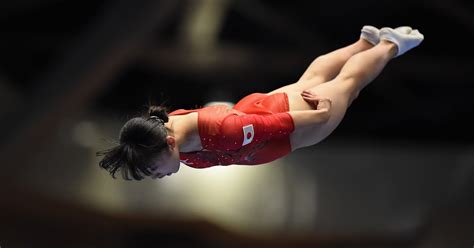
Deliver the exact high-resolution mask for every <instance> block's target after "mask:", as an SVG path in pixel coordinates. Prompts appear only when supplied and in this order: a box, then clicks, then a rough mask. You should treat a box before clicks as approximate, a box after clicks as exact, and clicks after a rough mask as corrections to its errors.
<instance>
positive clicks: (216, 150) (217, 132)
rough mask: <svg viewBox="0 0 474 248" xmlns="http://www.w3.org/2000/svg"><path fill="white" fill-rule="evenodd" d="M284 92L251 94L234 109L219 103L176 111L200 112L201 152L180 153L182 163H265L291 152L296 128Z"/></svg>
mask: <svg viewBox="0 0 474 248" xmlns="http://www.w3.org/2000/svg"><path fill="white" fill-rule="evenodd" d="M288 110H289V107H288V98H287V96H286V94H285V93H277V94H273V95H266V94H260V93H254V94H251V95H249V96H247V97H245V98H243V99H242V100H241V101H239V102H238V103H237V104H236V105H235V106H234V108H232V109H229V108H228V107H227V106H224V105H216V106H210V107H205V108H201V109H195V110H182V109H180V110H176V111H173V112H171V113H170V115H182V114H187V113H190V112H198V129H199V136H200V138H201V143H202V146H203V150H202V151H197V152H190V153H180V158H181V162H182V163H184V164H186V165H188V166H191V167H194V168H207V167H211V166H215V165H230V164H244V165H255V164H263V163H268V162H270V161H273V160H275V159H278V158H280V157H283V156H285V155H287V154H288V153H290V152H291V145H290V141H289V135H290V133H291V132H293V130H294V124H293V120H292V118H291V116H290V114H289V113H287V112H288Z"/></svg>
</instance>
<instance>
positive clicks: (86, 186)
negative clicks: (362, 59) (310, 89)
mask: <svg viewBox="0 0 474 248" xmlns="http://www.w3.org/2000/svg"><path fill="white" fill-rule="evenodd" d="M473 11H474V4H473V3H472V2H471V1H461V0H457V1H448V0H436V1H431V2H426V1H393V2H392V1H388V2H380V1H375V0H364V1H297V2H295V1H280V0H279V1H270V0H161V1H157V0H142V1H125V0H121V1H64V0H42V1H40V0H29V1H27V0H19V1H18V0H17V1H3V2H2V3H0V27H1V29H0V30H1V31H0V32H1V36H0V37H1V39H0V51H1V53H0V54H1V56H0V103H1V104H0V116H1V118H2V120H3V121H2V122H1V124H0V125H1V127H2V129H1V130H2V132H1V133H0V137H1V138H0V161H1V164H2V166H1V169H2V172H1V173H0V180H1V185H0V186H1V187H0V191H1V194H2V201H1V205H0V210H1V211H0V246H1V247H7V248H8V247H143V246H154V247H156V246H157V247H274V248H276V247H414V248H425V247H430V248H437V247H454V248H457V247H460V248H461V247H462V248H465V247H472V246H473V245H474V239H473V237H474V235H473V234H474V232H473V230H474V212H473V211H472V209H473V207H474V143H473V141H474V132H473V131H472V127H473V126H474V120H473V119H472V118H470V117H472V115H473V108H474V102H473V101H471V98H472V94H473V91H474V84H473V81H472V76H471V74H472V69H473V68H474V62H473V60H472V56H473V54H474V53H473V49H472V44H473V42H474V39H473V38H472V37H471V36H472V35H471V34H472V33H473V32H474V18H473V17H474V15H473ZM366 24H371V25H374V26H377V27H383V26H400V25H413V26H414V27H417V28H419V29H420V31H421V32H422V33H423V34H424V35H425V41H424V43H423V44H422V45H421V46H420V47H418V48H416V49H415V50H414V51H413V52H412V53H409V54H407V55H404V57H402V58H397V59H395V60H394V61H392V62H391V64H390V65H389V66H388V67H387V68H386V69H385V70H384V72H383V73H382V74H381V76H380V77H379V78H377V79H376V80H375V81H374V82H373V83H372V84H371V85H370V86H369V87H368V88H366V89H365V90H364V91H363V92H362V93H361V95H360V96H359V98H358V99H357V100H356V101H355V102H354V104H353V105H352V106H351V108H350V110H349V111H348V113H347V115H346V117H345V119H344V121H343V122H342V124H341V125H340V126H339V127H338V129H337V130H336V131H335V132H334V133H333V134H332V135H331V136H330V137H329V138H328V139H327V140H325V141H323V142H322V143H320V144H318V145H316V146H313V147H310V148H306V149H302V150H298V151H297V152H295V153H293V154H291V155H289V156H287V157H285V158H283V159H280V160H278V161H275V162H272V163H270V164H267V165H261V166H236V165H233V166H228V167H214V168H210V169H205V170H196V169H192V168H189V167H186V166H185V165H182V167H181V169H180V172H179V173H178V174H176V175H173V176H172V177H169V178H168V177H167V178H164V179H162V180H151V179H145V180H143V181H140V182H137V181H124V180H122V179H121V178H118V179H115V180H114V179H112V178H111V177H110V175H109V174H108V173H107V172H106V171H104V170H100V168H99V166H98V162H99V160H100V158H98V157H96V156H95V152H96V151H99V150H103V149H106V148H108V147H110V146H112V145H113V144H114V142H116V140H117V136H118V133H119V130H120V128H121V126H122V125H123V123H124V122H125V121H126V120H127V119H128V118H130V117H132V116H135V115H138V114H139V113H140V112H141V111H143V110H144V106H146V105H147V104H148V103H149V102H154V103H158V104H160V103H164V104H165V105H166V106H168V107H169V108H170V110H174V109H178V108H185V109H190V108H196V107H201V106H204V105H206V104H216V103H225V104H228V105H229V106H231V105H232V104H233V103H235V102H237V101H238V100H239V99H240V98H242V97H244V96H245V95H247V94H250V93H253V92H268V91H271V90H273V89H275V88H277V87H280V86H282V85H285V84H289V83H292V82H295V81H296V80H297V79H298V78H299V76H300V75H301V73H302V72H303V71H304V70H305V69H306V67H307V66H308V65H309V63H310V62H311V61H312V60H313V59H315V58H316V57H317V56H318V55H322V54H324V53H327V52H330V51H332V50H335V49H338V48H340V47H342V46H344V45H347V44H350V43H351V42H353V41H355V40H356V39H357V38H358V36H359V32H360V28H361V27H362V26H363V25H366Z"/></svg>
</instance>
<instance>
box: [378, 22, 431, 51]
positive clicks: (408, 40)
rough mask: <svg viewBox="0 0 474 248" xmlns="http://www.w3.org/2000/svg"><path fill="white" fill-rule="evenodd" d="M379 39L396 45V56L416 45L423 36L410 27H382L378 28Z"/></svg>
mask: <svg viewBox="0 0 474 248" xmlns="http://www.w3.org/2000/svg"><path fill="white" fill-rule="evenodd" d="M380 39H381V40H387V41H390V42H392V43H394V44H395V45H397V47H398V53H397V55H396V56H395V57H398V56H400V55H402V54H404V53H406V52H407V51H409V50H410V49H412V48H414V47H416V46H418V45H419V44H420V43H421V42H422V41H423V39H424V36H423V35H422V34H421V33H420V32H419V31H418V30H417V29H415V30H412V29H411V28H410V27H399V28H397V29H392V28H382V29H380Z"/></svg>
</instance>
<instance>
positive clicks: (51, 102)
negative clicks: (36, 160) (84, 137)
mask: <svg viewBox="0 0 474 248" xmlns="http://www.w3.org/2000/svg"><path fill="white" fill-rule="evenodd" d="M179 2H180V1H176V0H162V1H156V0H142V1H126V0H124V1H111V2H110V4H111V5H110V6H105V7H106V8H105V9H106V12H105V13H104V15H103V16H102V17H101V18H100V19H97V20H96V21H95V22H94V23H93V25H92V26H90V27H89V29H88V30H87V31H86V32H84V33H83V35H82V36H81V37H80V38H78V39H77V40H76V42H75V43H74V44H72V45H71V46H70V48H69V49H68V50H66V51H64V53H63V54H64V57H63V58H61V59H58V60H57V61H56V63H54V64H55V66H54V67H52V68H51V70H50V71H49V73H46V74H45V75H44V76H43V77H42V78H40V79H39V80H37V81H36V82H35V83H33V84H32V85H34V86H36V87H37V88H36V90H34V91H33V92H35V94H34V96H33V97H32V98H31V99H29V101H28V103H27V105H25V106H23V108H21V107H20V108H18V109H17V111H16V113H15V114H14V115H12V116H10V117H9V118H8V120H10V121H5V122H2V124H0V125H1V127H2V130H8V132H2V136H1V139H0V140H1V141H0V142H1V143H0V148H1V150H0V161H2V170H3V171H6V172H2V173H0V180H2V181H6V180H9V179H12V178H11V177H9V176H8V175H11V174H20V173H19V172H21V170H22V168H24V165H25V164H26V163H31V162H32V161H28V158H27V157H26V156H25V154H31V153H32V152H35V151H37V150H40V149H41V147H44V146H47V144H48V140H49V138H51V137H52V136H53V135H54V134H55V131H56V130H57V128H58V127H59V126H60V124H61V122H63V121H64V120H66V119H67V118H73V119H74V117H77V115H78V113H81V111H83V110H84V109H85V107H86V106H87V105H88V104H90V103H91V102H93V101H94V99H95V98H96V97H97V96H98V94H99V93H100V92H101V91H102V90H103V89H104V88H105V87H106V86H107V85H108V84H109V83H110V82H111V81H112V79H113V78H114V77H115V76H116V75H118V74H119V72H120V70H121V69H123V68H124V66H126V65H128V64H130V63H131V62H132V61H133V60H134V59H135V57H136V54H137V50H139V49H140V48H141V47H143V46H145V44H146V43H147V42H149V40H151V38H152V36H156V31H157V30H159V29H160V28H162V27H164V26H165V25H166V23H167V22H166V21H167V20H168V19H169V17H170V16H171V14H172V13H173V12H174V10H175V9H176V7H177V4H178V3H179ZM29 156H30V155H29Z"/></svg>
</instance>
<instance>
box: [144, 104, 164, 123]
mask: <svg viewBox="0 0 474 248" xmlns="http://www.w3.org/2000/svg"><path fill="white" fill-rule="evenodd" d="M148 115H149V116H156V117H158V118H160V119H162V120H163V121H164V122H168V112H167V111H166V108H165V107H162V106H154V105H151V106H150V107H148Z"/></svg>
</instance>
